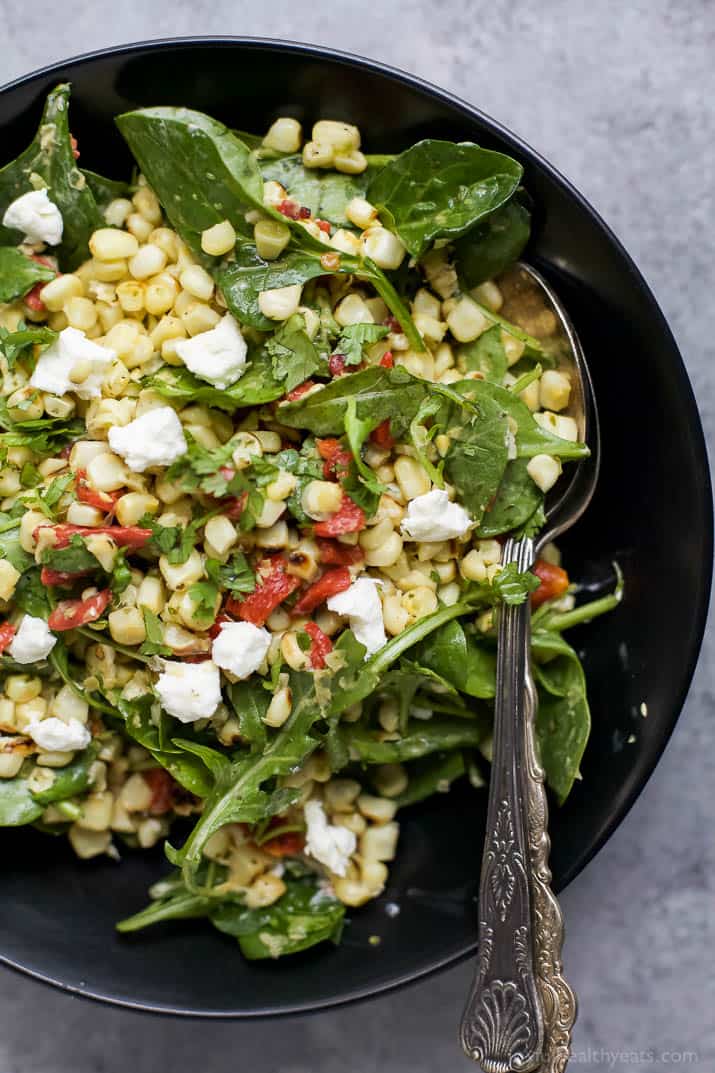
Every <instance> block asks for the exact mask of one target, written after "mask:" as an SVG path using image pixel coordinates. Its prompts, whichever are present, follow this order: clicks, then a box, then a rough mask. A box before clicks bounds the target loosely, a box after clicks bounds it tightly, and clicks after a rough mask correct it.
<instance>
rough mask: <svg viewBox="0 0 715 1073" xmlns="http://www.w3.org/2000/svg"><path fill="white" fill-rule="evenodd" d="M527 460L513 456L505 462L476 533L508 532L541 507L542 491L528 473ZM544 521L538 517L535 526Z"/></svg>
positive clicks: (487, 534) (480, 534)
mask: <svg viewBox="0 0 715 1073" xmlns="http://www.w3.org/2000/svg"><path fill="white" fill-rule="evenodd" d="M528 462H529V460H528V458H514V459H512V460H511V461H509V462H507V465H506V469H505V470H504V476H503V477H502V479H501V481H500V483H499V487H498V489H497V493H496V496H495V498H494V499H493V500H492V502H491V503H489V504H488V505H487V509H486V511H485V513H484V515H483V517H482V520H481V522H480V524H479V527H478V529H477V536H479V537H482V538H484V537H492V536H498V535H499V534H500V533H508V532H511V531H512V530H515V529H517V528H518V527H519V526H523V525H525V524H526V523H527V522H528V521H529V519H531V518H534V516H535V513H536V512H537V511H539V508H540V507H542V505H543V502H544V493H543V492H542V491H541V489H540V488H539V487H538V485H537V484H535V483H534V481H533V479H532V478H531V476H530V475H529V473H528V472H527V469H526V467H527V465H528ZM543 520H544V519H543V518H539V524H538V526H537V528H540V527H541V525H542V524H543ZM532 535H533V534H532Z"/></svg>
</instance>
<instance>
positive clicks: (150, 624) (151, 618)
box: [139, 605, 171, 656]
mask: <svg viewBox="0 0 715 1073" xmlns="http://www.w3.org/2000/svg"><path fill="white" fill-rule="evenodd" d="M141 612H142V615H143V617H144V629H145V631H146V640H145V641H144V642H143V644H142V645H141V648H140V649H139V651H140V652H141V653H142V655H144V656H170V655H171V649H170V648H169V647H168V645H165V644H164V626H163V624H162V622H161V619H160V618H159V616H158V615H156V614H155V613H154V612H153V611H150V610H149V608H148V607H145V606H143V605H142V608H141Z"/></svg>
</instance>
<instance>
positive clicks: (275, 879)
mask: <svg viewBox="0 0 715 1073" xmlns="http://www.w3.org/2000/svg"><path fill="white" fill-rule="evenodd" d="M287 889H288V888H287V887H286V885H285V883H284V882H283V880H282V879H281V878H280V876H277V875H275V874H274V873H272V872H264V874H263V875H262V876H257V877H256V879H254V880H253V882H252V883H251V885H250V887H249V888H248V890H247V891H246V893H245V894H244V896H243V904H244V905H245V906H246V907H247V908H248V909H265V908H266V907H267V906H269V905H273V903H274V902H276V901H278V899H279V898H280V897H281V895H282V894H285V892H286V890H287Z"/></svg>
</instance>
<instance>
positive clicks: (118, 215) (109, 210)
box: [104, 197, 132, 229]
mask: <svg viewBox="0 0 715 1073" xmlns="http://www.w3.org/2000/svg"><path fill="white" fill-rule="evenodd" d="M131 211H132V203H131V201H130V200H129V199H128V198H126V197H115V198H114V200H113V201H110V202H109V204H108V205H107V207H106V209H105V210H104V219H105V221H106V223H107V226H108V227H111V228H112V229H114V228H117V227H124V224H125V223H126V220H127V216H128V215H129V213H130V212H131Z"/></svg>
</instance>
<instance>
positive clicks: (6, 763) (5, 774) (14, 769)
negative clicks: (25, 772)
mask: <svg viewBox="0 0 715 1073" xmlns="http://www.w3.org/2000/svg"><path fill="white" fill-rule="evenodd" d="M24 759H25V757H24V756H23V755H22V753H0V779H14V778H15V776H16V775H17V773H18V771H19V770H20V768H21V767H22V762H23V760H24Z"/></svg>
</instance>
